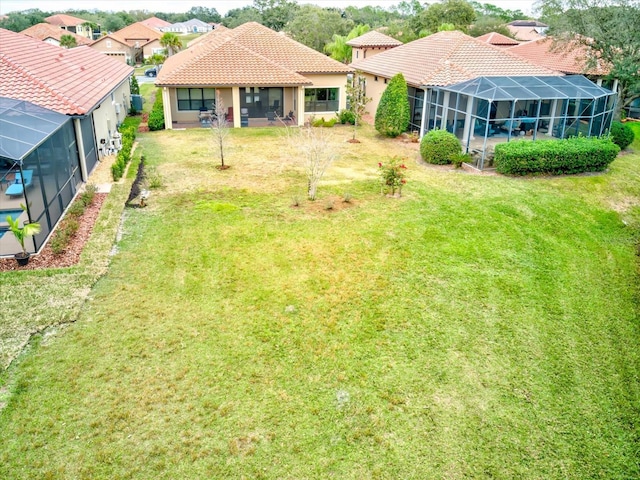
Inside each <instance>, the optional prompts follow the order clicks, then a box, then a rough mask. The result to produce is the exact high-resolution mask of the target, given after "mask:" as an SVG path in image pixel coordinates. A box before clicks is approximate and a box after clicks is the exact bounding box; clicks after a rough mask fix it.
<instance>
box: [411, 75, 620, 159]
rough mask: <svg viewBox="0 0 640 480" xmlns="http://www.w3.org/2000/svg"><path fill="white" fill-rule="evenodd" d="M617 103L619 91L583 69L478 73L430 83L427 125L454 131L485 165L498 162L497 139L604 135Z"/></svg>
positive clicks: (424, 123) (428, 127)
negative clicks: (517, 74) (536, 74)
mask: <svg viewBox="0 0 640 480" xmlns="http://www.w3.org/2000/svg"><path fill="white" fill-rule="evenodd" d="M615 103H616V94H615V93H614V92H612V91H611V90H608V89H606V88H603V87H600V86H598V85H596V84H595V83H593V82H592V81H590V80H589V79H587V78H585V77H583V76H581V75H570V76H548V77H546V76H545V77H478V78H475V79H473V80H469V81H466V82H462V83H458V84H456V85H450V86H446V87H430V88H429V90H427V101H426V107H427V111H426V112H425V113H426V116H425V118H423V119H422V127H423V128H422V131H423V133H424V132H426V131H429V130H431V129H434V128H439V129H446V130H447V131H449V132H452V133H454V134H455V135H456V137H458V139H459V140H460V141H461V143H462V145H463V146H464V148H465V150H466V152H467V153H471V154H472V156H473V163H474V166H475V167H477V168H479V169H483V168H485V167H487V166H491V165H492V161H493V147H494V146H495V145H496V144H497V143H501V142H505V141H510V140H513V139H523V140H542V139H550V138H554V137H555V138H568V137H570V136H578V135H584V136H600V135H603V134H605V133H607V132H608V130H609V128H610V126H611V120H612V118H613V111H614V108H615ZM414 116H415V112H414Z"/></svg>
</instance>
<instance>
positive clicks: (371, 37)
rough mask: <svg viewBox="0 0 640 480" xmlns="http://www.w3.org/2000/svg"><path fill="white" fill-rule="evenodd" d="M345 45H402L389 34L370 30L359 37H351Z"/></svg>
mask: <svg viewBox="0 0 640 480" xmlns="http://www.w3.org/2000/svg"><path fill="white" fill-rule="evenodd" d="M347 45H349V46H350V47H398V46H400V45H402V42H401V41H400V40H396V39H395V38H393V37H390V36H389V35H385V34H384V33H380V32H378V31H376V30H372V31H370V32H367V33H365V34H363V35H360V36H359V37H356V38H352V39H351V40H349V41H348V42H347Z"/></svg>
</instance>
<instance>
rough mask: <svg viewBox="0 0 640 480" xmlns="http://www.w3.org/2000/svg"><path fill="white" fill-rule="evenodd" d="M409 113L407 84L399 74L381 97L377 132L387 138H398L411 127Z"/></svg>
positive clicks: (376, 121) (377, 116) (376, 119)
mask: <svg viewBox="0 0 640 480" xmlns="http://www.w3.org/2000/svg"><path fill="white" fill-rule="evenodd" d="M409 112H410V108H409V96H408V92H407V82H406V81H405V79H404V76H403V75H402V74H401V73H398V74H397V75H395V76H394V77H393V78H392V79H391V81H390V82H389V85H387V88H386V90H385V91H384V92H383V93H382V96H381V97H380V103H379V104H378V110H377V111H376V118H375V127H376V130H377V131H378V132H380V134H382V135H384V136H386V137H397V136H398V135H400V134H401V133H403V132H405V131H406V130H407V127H408V126H409V115H410V113H409Z"/></svg>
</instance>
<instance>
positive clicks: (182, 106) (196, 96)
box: [178, 88, 216, 110]
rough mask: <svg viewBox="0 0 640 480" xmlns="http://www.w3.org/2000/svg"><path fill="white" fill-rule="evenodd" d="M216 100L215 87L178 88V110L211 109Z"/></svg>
mask: <svg viewBox="0 0 640 480" xmlns="http://www.w3.org/2000/svg"><path fill="white" fill-rule="evenodd" d="M215 100H216V89H215V88H179V89H178V110H200V109H206V110H211V109H213V103H214V102H215Z"/></svg>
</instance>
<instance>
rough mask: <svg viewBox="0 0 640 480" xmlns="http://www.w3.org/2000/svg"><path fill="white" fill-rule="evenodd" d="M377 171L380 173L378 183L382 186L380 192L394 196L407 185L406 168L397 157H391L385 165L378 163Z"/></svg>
mask: <svg viewBox="0 0 640 480" xmlns="http://www.w3.org/2000/svg"><path fill="white" fill-rule="evenodd" d="M378 169H379V171H380V182H381V184H382V192H383V193H390V194H391V195H395V193H396V191H397V192H398V195H400V194H401V193H402V187H403V186H404V184H406V183H407V179H406V178H405V174H406V170H407V167H406V165H405V164H404V163H403V162H402V159H401V158H399V157H393V158H392V159H391V160H389V161H388V162H386V163H382V162H379V163H378Z"/></svg>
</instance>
